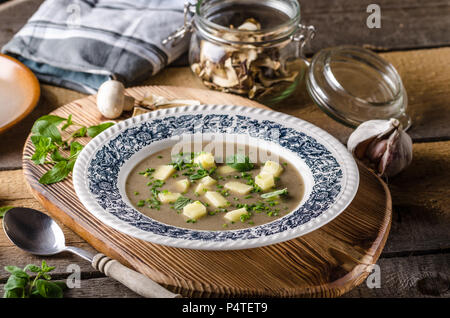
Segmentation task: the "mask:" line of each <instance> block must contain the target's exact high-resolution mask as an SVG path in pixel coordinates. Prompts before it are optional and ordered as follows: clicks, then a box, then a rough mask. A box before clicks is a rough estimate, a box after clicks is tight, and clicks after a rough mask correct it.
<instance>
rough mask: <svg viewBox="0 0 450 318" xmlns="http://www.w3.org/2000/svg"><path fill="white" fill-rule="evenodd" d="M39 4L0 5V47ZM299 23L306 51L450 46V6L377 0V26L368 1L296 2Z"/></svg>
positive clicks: (442, 1) (23, 0)
mask: <svg viewBox="0 0 450 318" xmlns="http://www.w3.org/2000/svg"><path fill="white" fill-rule="evenodd" d="M42 2H43V0H14V1H9V2H7V3H4V4H2V5H0V20H1V21H2V22H4V23H2V25H1V26H0V46H3V45H4V44H5V43H6V42H7V41H8V40H9V39H10V38H11V37H12V36H13V35H14V34H15V33H16V32H17V31H18V30H19V29H20V28H21V27H22V26H23V25H24V24H25V22H26V21H27V20H28V18H29V17H31V15H32V14H33V13H34V12H35V11H36V9H37V8H38V7H39V5H40V4H41V3H42ZM300 3H301V14H302V22H303V23H305V24H312V25H314V26H315V27H316V29H317V36H316V38H315V39H314V41H313V42H312V45H311V47H308V48H307V52H309V53H311V52H317V51H318V50H319V49H322V48H325V47H330V46H336V45H342V44H353V45H360V46H361V45H366V46H369V47H372V48H376V49H378V50H399V49H411V48H428V47H438V46H444V45H449V44H450V36H449V33H448V32H447V30H449V29H450V20H449V19H448V16H449V15H450V2H449V1H448V0H434V1H427V2H423V1H419V0H402V1H395V2H392V1H389V0H379V1H377V2H376V4H378V5H379V6H380V9H381V28H379V29H370V28H368V27H367V24H366V20H367V17H368V16H369V14H370V13H367V6H368V5H369V4H372V3H373V1H371V0H364V1H360V0H341V1H339V2H337V3H336V2H333V4H330V2H329V1H328V0H301V1H300Z"/></svg>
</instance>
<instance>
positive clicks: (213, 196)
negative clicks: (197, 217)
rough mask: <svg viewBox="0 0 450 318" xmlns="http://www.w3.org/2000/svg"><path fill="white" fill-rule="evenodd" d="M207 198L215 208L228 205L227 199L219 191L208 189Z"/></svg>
mask: <svg viewBox="0 0 450 318" xmlns="http://www.w3.org/2000/svg"><path fill="white" fill-rule="evenodd" d="M205 199H206V201H208V203H209V204H211V205H212V206H213V207H215V208H222V207H225V206H227V205H228V201H227V199H225V197H224V196H223V195H221V194H220V193H219V192H217V191H207V192H206V193H205Z"/></svg>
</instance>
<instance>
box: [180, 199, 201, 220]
mask: <svg viewBox="0 0 450 318" xmlns="http://www.w3.org/2000/svg"><path fill="white" fill-rule="evenodd" d="M183 214H184V215H185V216H187V217H188V218H189V219H193V220H198V219H199V218H201V217H203V216H205V215H206V207H205V206H204V205H203V203H201V202H200V201H195V202H193V203H189V204H187V205H185V206H184V208H183Z"/></svg>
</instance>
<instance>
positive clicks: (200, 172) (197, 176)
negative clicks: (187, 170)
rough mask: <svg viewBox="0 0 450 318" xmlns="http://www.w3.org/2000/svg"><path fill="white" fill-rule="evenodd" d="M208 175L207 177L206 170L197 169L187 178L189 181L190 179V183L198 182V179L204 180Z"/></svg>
mask: <svg viewBox="0 0 450 318" xmlns="http://www.w3.org/2000/svg"><path fill="white" fill-rule="evenodd" d="M208 175H209V172H208V170H205V169H198V170H197V171H196V173H195V174H191V175H190V176H189V179H191V181H193V180H198V179H202V178H204V177H206V176H208Z"/></svg>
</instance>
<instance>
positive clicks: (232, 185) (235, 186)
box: [224, 181, 253, 195]
mask: <svg viewBox="0 0 450 318" xmlns="http://www.w3.org/2000/svg"><path fill="white" fill-rule="evenodd" d="M224 188H225V189H226V190H230V191H231V192H233V193H236V194H242V195H245V194H249V193H250V191H252V190H253V186H251V185H248V184H245V183H242V182H237V181H229V182H227V183H225V184H224Z"/></svg>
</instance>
